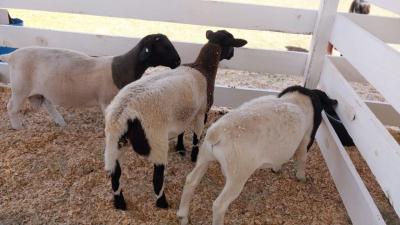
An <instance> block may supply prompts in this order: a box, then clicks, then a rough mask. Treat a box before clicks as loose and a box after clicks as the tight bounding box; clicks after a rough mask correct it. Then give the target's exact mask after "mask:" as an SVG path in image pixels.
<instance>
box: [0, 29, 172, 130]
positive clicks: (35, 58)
mask: <svg viewBox="0 0 400 225" xmlns="http://www.w3.org/2000/svg"><path fill="white" fill-rule="evenodd" d="M0 60H1V61H4V62H7V63H8V64H9V68H10V84H11V91H12V94H11V98H10V100H9V102H8V105H7V108H8V114H9V117H10V121H11V126H12V127H13V128H14V129H21V128H23V124H22V118H21V113H20V110H21V107H22V106H23V103H24V101H25V100H26V99H29V101H30V102H31V103H32V105H33V106H34V107H35V108H38V107H40V106H44V108H46V109H47V111H48V113H49V114H50V116H51V117H52V118H53V120H54V121H55V122H56V123H57V124H58V125H60V126H65V125H66V123H65V121H64V119H63V117H62V116H61V114H60V113H59V112H58V111H57V109H56V108H55V106H54V105H59V106H65V107H85V106H94V105H100V107H101V108H102V110H104V109H105V108H106V106H107V105H108V104H109V103H110V101H111V100H112V99H113V98H114V96H115V95H116V94H117V93H118V91H119V89H121V88H122V87H124V86H125V85H127V84H129V83H131V82H133V81H135V80H137V79H139V78H140V77H141V76H142V75H143V73H144V72H145V70H146V69H147V68H148V67H151V66H159V65H162V66H168V67H171V68H176V67H177V66H179V65H180V57H179V55H178V53H177V51H176V49H175V48H174V46H173V45H172V43H171V42H170V40H169V39H168V38H167V37H166V36H165V35H162V34H152V35H148V36H146V37H144V38H143V39H141V41H140V42H139V43H138V44H137V45H136V46H135V47H134V48H133V49H132V50H130V51H129V52H127V53H126V54H123V55H120V56H105V57H92V56H89V55H86V54H84V53H81V52H77V51H71V50H67V49H57V48H45V47H26V48H21V49H18V50H16V51H15V52H13V53H10V54H7V55H1V56H0Z"/></svg>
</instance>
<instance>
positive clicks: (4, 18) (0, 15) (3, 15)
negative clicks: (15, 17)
mask: <svg viewBox="0 0 400 225" xmlns="http://www.w3.org/2000/svg"><path fill="white" fill-rule="evenodd" d="M8 22H9V21H8V11H7V10H6V9H0V24H8Z"/></svg>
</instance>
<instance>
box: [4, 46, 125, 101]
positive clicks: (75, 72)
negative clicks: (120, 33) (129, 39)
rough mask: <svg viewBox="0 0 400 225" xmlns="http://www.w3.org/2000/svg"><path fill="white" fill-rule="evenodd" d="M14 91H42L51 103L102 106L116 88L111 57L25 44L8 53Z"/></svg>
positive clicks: (112, 95) (23, 92) (38, 92)
mask: <svg viewBox="0 0 400 225" xmlns="http://www.w3.org/2000/svg"><path fill="white" fill-rule="evenodd" d="M7 61H8V63H9V65H10V73H11V74H10V81H11V87H12V91H13V93H15V94H16V95H23V96H34V95H42V96H44V97H45V98H46V99H48V100H49V101H50V102H51V103H52V104H55V105H62V106H67V107H71V106H72V107H84V106H93V105H98V104H100V105H101V106H102V107H103V108H104V107H105V106H106V105H107V104H108V103H109V102H110V101H111V100H112V98H113V97H114V96H115V94H116V93H117V92H118V88H117V87H116V86H115V85H114V83H113V80H112V76H111V74H112V73H111V62H112V57H91V56H88V55H86V54H83V53H80V52H76V51H71V50H67V49H55V48H42V47H27V48H22V49H18V50H16V51H15V52H13V53H12V54H10V55H9V56H8V59H7Z"/></svg>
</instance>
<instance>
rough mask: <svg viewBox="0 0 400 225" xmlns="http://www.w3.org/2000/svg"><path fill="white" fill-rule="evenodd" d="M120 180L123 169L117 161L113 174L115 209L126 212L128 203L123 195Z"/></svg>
mask: <svg viewBox="0 0 400 225" xmlns="http://www.w3.org/2000/svg"><path fill="white" fill-rule="evenodd" d="M120 178H121V167H120V165H119V162H118V160H117V163H116V164H115V169H114V172H112V173H111V185H112V189H113V192H114V207H115V208H116V209H121V210H126V203H125V199H124V195H123V194H122V188H121V183H120Z"/></svg>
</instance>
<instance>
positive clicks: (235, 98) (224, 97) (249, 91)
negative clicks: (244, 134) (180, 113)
mask: <svg viewBox="0 0 400 225" xmlns="http://www.w3.org/2000/svg"><path fill="white" fill-rule="evenodd" d="M279 92H280V91H277V90H268V89H255V88H232V87H227V86H221V85H216V88H215V101H214V104H215V105H217V106H225V107H232V108H236V107H238V106H240V105H241V104H243V103H244V102H247V101H250V100H251V99H253V98H257V97H261V96H265V95H278V94H279ZM365 103H366V104H367V106H368V107H369V108H370V110H371V111H373V112H374V114H375V115H376V116H377V117H378V118H379V120H380V121H381V122H382V123H383V124H385V125H387V126H397V127H400V114H398V113H397V112H396V110H395V109H393V107H392V106H391V105H390V104H388V103H384V102H377V101H365Z"/></svg>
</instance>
